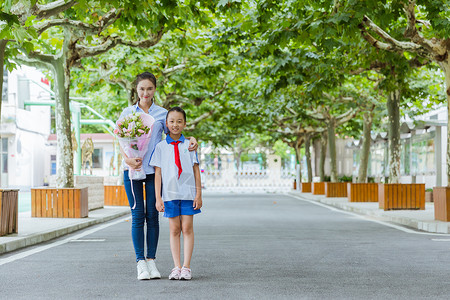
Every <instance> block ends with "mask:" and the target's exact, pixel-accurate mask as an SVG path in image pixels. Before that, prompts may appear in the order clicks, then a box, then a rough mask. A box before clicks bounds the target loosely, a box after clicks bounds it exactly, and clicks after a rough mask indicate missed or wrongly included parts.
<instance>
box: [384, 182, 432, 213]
mask: <svg viewBox="0 0 450 300" xmlns="http://www.w3.org/2000/svg"><path fill="white" fill-rule="evenodd" d="M378 203H379V205H380V208H382V209H384V210H393V209H425V184H423V183H411V184H404V183H389V184H382V183H380V184H379V185H378Z"/></svg>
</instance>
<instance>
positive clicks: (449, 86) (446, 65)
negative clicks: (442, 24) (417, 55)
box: [436, 58, 450, 187]
mask: <svg viewBox="0 0 450 300" xmlns="http://www.w3.org/2000/svg"><path fill="white" fill-rule="evenodd" d="M439 65H440V66H441V68H442V70H443V71H444V75H445V88H446V90H445V91H446V95H447V161H446V163H447V186H448V187H450V58H447V61H442V62H439ZM436 155H439V154H438V153H436Z"/></svg>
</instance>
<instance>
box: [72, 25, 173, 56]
mask: <svg viewBox="0 0 450 300" xmlns="http://www.w3.org/2000/svg"><path fill="white" fill-rule="evenodd" d="M163 33H164V31H163V28H162V29H161V30H160V31H159V32H158V33H157V34H156V35H154V36H152V37H151V38H150V39H147V40H142V41H124V40H123V39H122V38H121V37H117V36H116V37H109V36H107V37H106V38H104V42H103V44H101V45H98V46H84V45H80V44H76V48H77V49H78V50H79V54H80V58H83V57H90V56H96V55H99V54H102V53H105V52H107V51H108V50H109V49H111V48H114V47H115V46H117V45H125V46H130V47H136V48H150V47H152V46H154V45H156V44H157V43H158V42H159V41H160V40H161V38H162V35H163Z"/></svg>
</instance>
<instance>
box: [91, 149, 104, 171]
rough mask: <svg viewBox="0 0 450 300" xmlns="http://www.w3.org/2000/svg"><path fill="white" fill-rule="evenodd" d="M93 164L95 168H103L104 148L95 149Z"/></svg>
mask: <svg viewBox="0 0 450 300" xmlns="http://www.w3.org/2000/svg"><path fill="white" fill-rule="evenodd" d="M92 164H93V166H92V167H93V168H103V149H94V153H92Z"/></svg>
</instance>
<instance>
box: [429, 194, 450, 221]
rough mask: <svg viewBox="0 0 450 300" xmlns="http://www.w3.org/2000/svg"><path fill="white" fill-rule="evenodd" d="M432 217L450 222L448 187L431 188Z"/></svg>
mask: <svg viewBox="0 0 450 300" xmlns="http://www.w3.org/2000/svg"><path fill="white" fill-rule="evenodd" d="M433 201H434V219H435V220H438V221H444V222H450V187H448V186H445V187H444V186H443V187H435V188H433Z"/></svg>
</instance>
